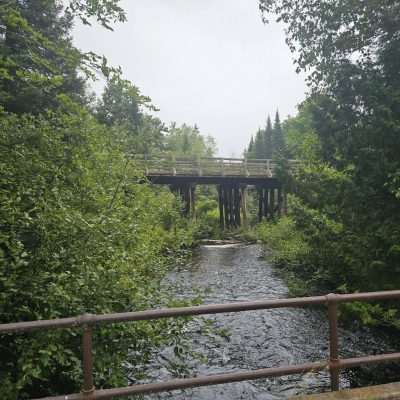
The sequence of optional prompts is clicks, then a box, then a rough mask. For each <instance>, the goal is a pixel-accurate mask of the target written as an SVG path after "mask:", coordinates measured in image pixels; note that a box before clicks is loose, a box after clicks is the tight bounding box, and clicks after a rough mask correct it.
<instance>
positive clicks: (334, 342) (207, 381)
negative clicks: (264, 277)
mask: <svg viewBox="0 0 400 400" xmlns="http://www.w3.org/2000/svg"><path fill="white" fill-rule="evenodd" d="M394 299H400V290H393V291H384V292H370V293H353V294H328V295H326V296H313V297H300V298H291V299H266V300H260V301H245V302H235V303H227V304H210V305H201V306H192V307H178V308H162V309H155V310H146V311H135V312H127V313H117V314H103V315H91V314H85V315H82V316H78V317H70V318H60V319H53V320H39V321H28V322H16V323H9V324H1V325H0V334H9V333H18V332H26V331H32V330H37V329H51V328H68V327H78V326H81V327H83V337H82V354H83V375H84V379H83V389H82V393H75V394H70V395H63V396H55V397H46V398H45V399H46V400H65V399H68V400H83V399H89V398H90V399H110V398H113V397H116V396H120V397H125V396H130V395H135V394H144V393H151V392H162V391H168V390H175V389H185V388H191V387H198V386H206V385H217V384H222V383H230V382H238V381H243V380H252V379H259V378H268V377H277V376H284V375H292V374H300V373H306V372H312V371H321V370H324V369H329V371H330V375H331V388H332V390H338V389H339V373H340V371H341V370H343V369H347V368H352V367H356V366H361V365H365V364H374V363H382V362H392V361H399V360H400V353H392V354H381V355H374V356H365V357H358V358H348V359H340V358H339V351H338V329H337V328H338V327H337V325H338V324H337V315H338V314H337V306H338V304H339V303H345V302H353V301H375V300H394ZM313 305H314V306H315V305H326V306H327V307H328V318H329V341H330V358H329V360H328V361H320V362H313V363H306V364H300V365H291V366H284V367H276V368H264V369H259V370H255V371H240V372H232V373H224V374H217V375H206V376H198V377H195V378H186V379H174V380H170V381H166V382H158V383H149V384H140V385H134V386H129V387H124V388H114V389H101V390H95V388H94V386H93V354H92V335H93V328H94V325H96V324H105V323H119V322H129V321H143V320H155V319H160V318H170V317H183V316H195V315H206V314H218V313H230V312H240V311H253V310H266V309H275V308H284V307H305V306H313ZM45 399H43V400H45Z"/></svg>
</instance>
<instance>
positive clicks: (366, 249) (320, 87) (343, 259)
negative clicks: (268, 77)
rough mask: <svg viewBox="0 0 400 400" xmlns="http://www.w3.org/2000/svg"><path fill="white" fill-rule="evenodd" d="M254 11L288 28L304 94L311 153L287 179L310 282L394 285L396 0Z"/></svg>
mask: <svg viewBox="0 0 400 400" xmlns="http://www.w3.org/2000/svg"><path fill="white" fill-rule="evenodd" d="M260 7H261V9H262V10H263V12H264V15H265V16H266V15H267V14H268V13H275V14H276V15H277V16H278V20H280V21H282V22H284V23H285V24H286V26H287V41H288V43H289V45H290V48H291V49H292V51H294V52H295V54H296V57H297V59H296V63H297V68H298V70H304V71H306V72H307V73H308V83H309V85H310V88H311V94H310V96H309V98H308V99H307V112H308V113H309V115H311V126H312V129H313V132H314V133H315V135H314V137H313V140H314V139H317V147H318V148H319V152H318V153H315V154H314V156H313V157H312V158H311V160H310V159H308V162H307V163H306V165H304V166H303V168H300V170H299V171H298V174H297V176H296V177H295V181H296V182H295V183H296V188H297V196H298V198H299V202H298V203H297V206H296V210H295V212H294V217H295V221H296V226H297V227H298V228H301V229H302V231H303V232H307V233H308V236H309V240H308V241H309V244H310V245H311V247H310V248H311V251H310V258H311V259H309V260H307V265H313V268H310V269H309V270H308V271H309V277H310V281H311V280H312V279H314V282H316V281H318V282H319V288H321V287H324V289H325V290H346V291H354V290H380V289H390V288H396V287H398V285H399V284H400V270H399V268H398V263H399V259H400V257H399V253H400V251H399V249H400V233H399V230H398V226H399V224H400V203H399V201H398V198H397V193H398V189H399V180H398V178H397V177H398V174H399V171H400V159H399V157H398V154H399V151H400V74H399V70H400V38H399V35H398V32H399V27H400V2H398V1H392V0H383V1H379V2H377V1H376V0H366V1H347V2H346V1H330V0H322V1H318V2H309V1H307V0H294V1H290V2H289V1H286V0H261V1H260ZM299 148H300V147H299ZM315 156H317V157H315ZM332 188H335V190H332ZM338 194H339V195H338ZM318 238H319V239H318ZM317 239H318V240H317ZM322 248H324V249H325V248H327V249H328V248H330V250H329V251H325V250H324V252H321V249H322ZM316 277H318V279H315V278H316ZM396 312H397V311H396V310H384V309H379V308H376V307H375V308H374V307H372V306H371V307H369V306H365V308H364V309H363V310H362V315H363V318H364V319H365V320H369V321H373V322H375V323H376V321H377V320H381V321H382V320H386V321H385V322H386V323H392V324H394V325H396V322H395V321H394V319H393V318H391V319H390V315H392V316H393V315H395V314H396ZM388 320H390V322H389V321H388ZM397 325H398V324H397Z"/></svg>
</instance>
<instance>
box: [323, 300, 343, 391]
mask: <svg viewBox="0 0 400 400" xmlns="http://www.w3.org/2000/svg"><path fill="white" fill-rule="evenodd" d="M326 300H327V303H328V318H329V370H330V374H331V390H332V391H337V390H339V375H340V366H339V335H338V303H337V295H335V294H333V293H330V294H328V295H327V296H326Z"/></svg>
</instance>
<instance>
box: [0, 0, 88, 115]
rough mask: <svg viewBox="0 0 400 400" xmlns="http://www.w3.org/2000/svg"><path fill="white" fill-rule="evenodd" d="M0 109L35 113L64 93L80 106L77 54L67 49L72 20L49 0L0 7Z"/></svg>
mask: <svg viewBox="0 0 400 400" xmlns="http://www.w3.org/2000/svg"><path fill="white" fill-rule="evenodd" d="M0 18H1V21H2V24H1V25H0V54H1V57H0V105H1V106H3V107H4V109H6V110H7V111H11V112H16V113H22V112H33V113H39V112H41V111H43V110H44V109H46V108H51V107H54V106H56V105H57V104H58V99H57V95H59V94H68V95H69V96H70V97H71V98H72V99H74V100H75V101H78V102H81V103H82V102H84V98H85V93H84V80H83V78H82V77H79V76H78V67H79V65H80V64H81V54H80V52H79V51H78V50H77V49H75V48H74V47H73V45H72V39H71V36H70V31H71V28H72V16H71V14H69V13H66V12H64V9H63V6H62V5H61V3H59V2H58V1H54V0H37V1H24V2H21V1H11V2H8V3H6V4H5V5H2V6H0Z"/></svg>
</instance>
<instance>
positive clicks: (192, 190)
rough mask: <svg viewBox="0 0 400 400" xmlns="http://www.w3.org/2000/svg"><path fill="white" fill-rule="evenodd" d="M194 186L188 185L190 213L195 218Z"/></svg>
mask: <svg viewBox="0 0 400 400" xmlns="http://www.w3.org/2000/svg"><path fill="white" fill-rule="evenodd" d="M195 191H196V186H194V185H192V186H191V187H190V200H191V205H192V207H191V214H192V217H193V218H196V197H195Z"/></svg>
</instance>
